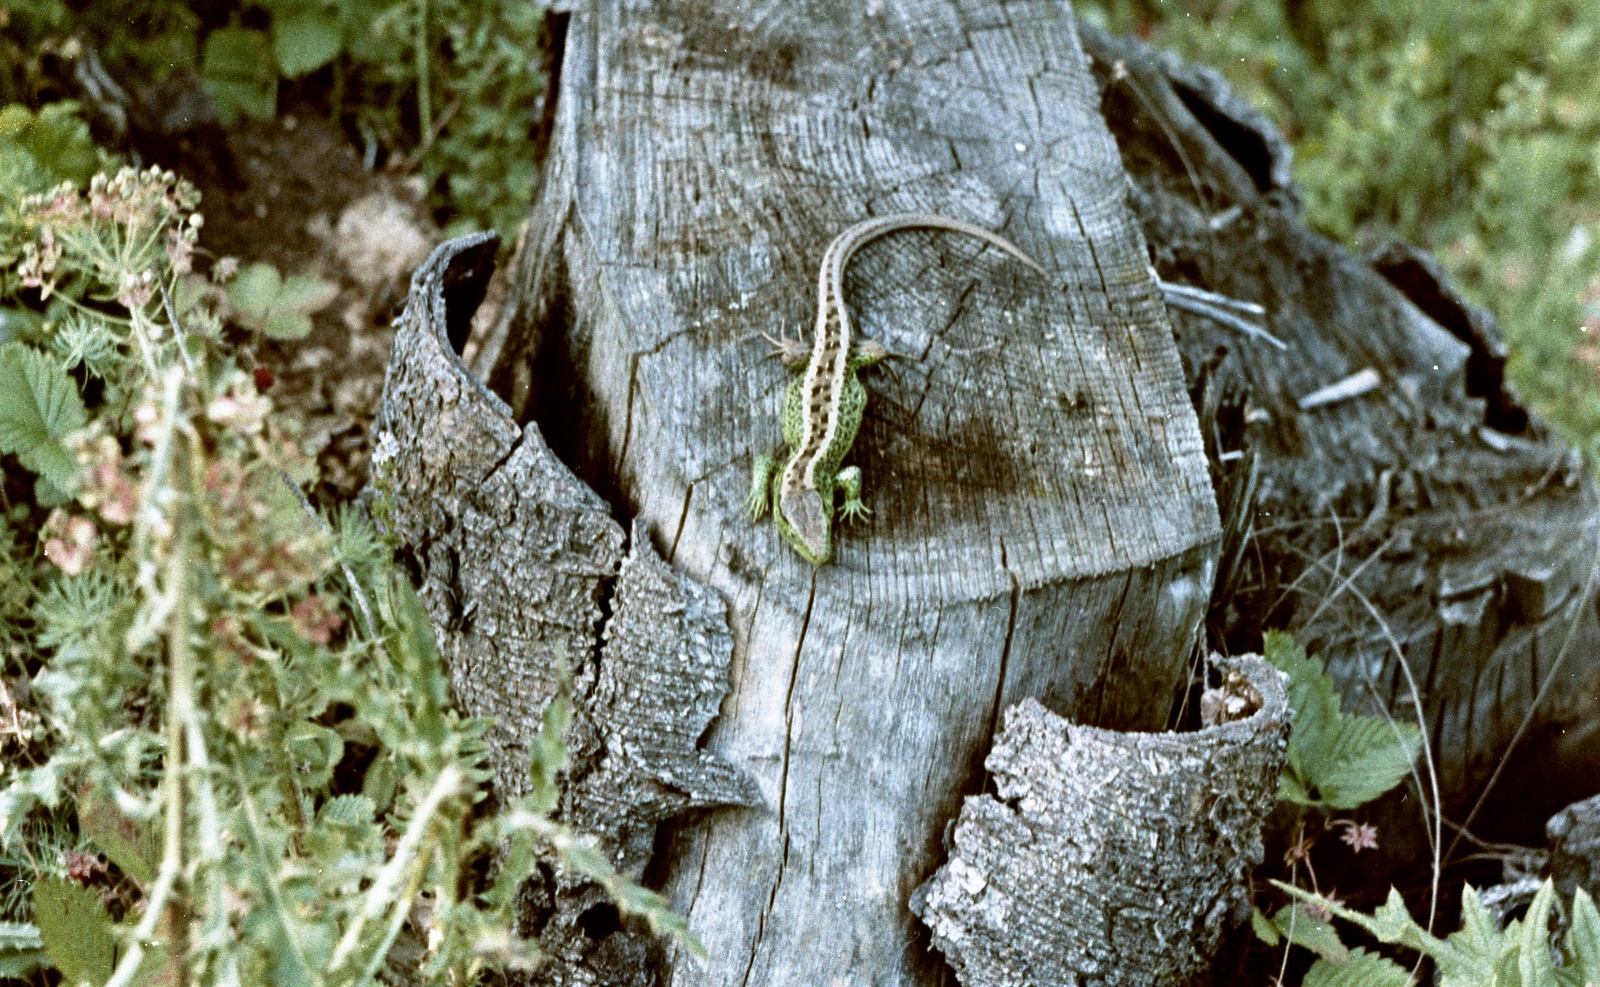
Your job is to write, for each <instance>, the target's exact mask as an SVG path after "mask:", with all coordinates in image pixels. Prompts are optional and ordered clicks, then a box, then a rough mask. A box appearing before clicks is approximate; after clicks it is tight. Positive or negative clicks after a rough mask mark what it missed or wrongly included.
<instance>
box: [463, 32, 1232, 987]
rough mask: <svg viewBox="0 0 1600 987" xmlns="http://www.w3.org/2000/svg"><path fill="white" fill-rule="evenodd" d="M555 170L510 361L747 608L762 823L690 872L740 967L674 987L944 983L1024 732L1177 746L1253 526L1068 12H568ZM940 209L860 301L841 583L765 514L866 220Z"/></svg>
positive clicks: (747, 727)
mask: <svg viewBox="0 0 1600 987" xmlns="http://www.w3.org/2000/svg"><path fill="white" fill-rule="evenodd" d="M562 65H563V69H562V73H561V78H560V80H559V87H558V91H557V95H556V109H555V129H554V134H553V137H552V145H551V157H550V159H549V160H548V161H547V164H546V172H545V176H544V182H543V185H542V190H541V194H540V199H539V202H538V205H537V206H536V209H535V214H534V217H533V220H532V222H531V225H530V232H529V236H528V238H527V241H528V243H529V244H530V245H531V246H530V248H529V249H528V250H526V251H525V252H524V254H523V255H522V259H521V266H520V267H519V270H518V272H517V276H516V278H515V279H514V287H513V297H512V302H511V304H510V306H509V307H508V310H507V313H508V314H507V316H506V317H505V319H504V320H503V321H502V323H501V327H502V328H503V329H504V330H505V331H504V332H503V333H502V334H501V335H502V337H503V338H504V339H505V343H504V345H503V346H501V347H500V348H499V350H498V351H499V352H500V353H501V354H503V356H502V357H501V359H500V360H499V361H497V362H495V364H494V365H493V366H488V367H486V368H485V373H486V375H487V377H488V379H489V380H490V381H491V382H492V383H494V384H495V386H497V387H500V386H504V387H505V389H506V391H507V393H511V392H512V391H513V390H515V389H516V387H517V386H519V385H517V384H516V382H517V380H518V379H519V378H518V373H519V371H518V369H517V366H518V364H519V363H520V362H521V361H524V360H529V359H531V360H533V361H534V363H535V365H536V366H537V367H538V369H537V370H536V371H535V372H534V373H533V374H532V375H531V378H528V383H527V386H526V387H525V388H524V389H522V390H521V391H517V392H516V393H517V400H518V406H519V411H520V412H522V413H525V414H527V415H529V416H531V417H533V418H534V419H536V420H537V421H539V422H540V423H541V426H542V427H544V431H545V433H546V435H548V436H550V440H551V443H552V445H553V446H555V447H557V449H558V451H559V452H561V454H562V455H563V456H566V457H568V458H569V460H570V461H571V462H572V463H573V464H574V466H575V468H576V470H577V472H578V473H579V474H580V475H582V476H584V477H585V478H586V479H589V480H590V482H591V483H592V484H593V485H594V486H595V487H596V489H598V490H600V491H602V492H603V493H604V494H605V495H606V496H607V497H609V498H612V499H613V501H614V503H615V505H616V507H617V508H618V510H620V511H621V512H622V513H624V514H626V515H628V516H630V517H632V518H634V519H636V520H637V521H638V522H640V523H641V524H642V529H641V530H642V531H643V532H644V533H645V534H643V535H641V537H648V538H649V540H651V541H652V542H653V543H654V544H655V545H657V546H659V547H660V548H661V549H662V551H663V554H665V555H666V557H667V558H669V559H670V560H671V561H672V562H673V564H674V565H676V566H680V567H682V569H683V570H684V571H685V572H687V573H688V574H690V575H691V576H693V577H695V578H696V579H698V580H700V581H702V582H704V583H705V584H707V585H709V586H711V587H713V588H715V589H716V590H718V591H719V592H720V593H721V594H722V595H723V596H724V597H725V598H726V599H727V600H728V601H729V604H730V619H731V622H732V627H733V635H734V641H735V650H734V659H733V672H732V674H733V688H732V692H731V693H730V695H729V696H728V698H727V699H726V701H725V702H724V703H723V705H722V711H721V714H722V715H721V716H720V717H719V718H718V719H717V721H716V722H715V724H714V725H713V726H712V729H711V731H710V733H709V734H708V735H707V737H706V740H705V747H706V749H707V750H709V751H711V752H713V753H716V754H717V755H719V756H721V757H723V758H725V759H726V760H727V761H729V762H730V763H733V764H736V765H738V766H739V767H741V768H742V769H744V770H745V771H746V772H748V774H749V775H750V776H751V777H752V778H753V779H754V781H755V784H756V786H757V788H758V790H759V792H760V794H761V797H762V804H761V805H760V806H758V807H754V808H751V809H747V810H741V811H733V812H710V813H707V814H705V815H703V816H701V817H698V818H695V819H693V820H689V821H685V822H681V823H678V824H675V825H674V826H673V827H672V829H671V836H670V838H669V839H667V840H665V841H663V843H662V845H661V855H660V858H659V859H658V861H657V862H656V864H655V865H654V867H653V869H659V870H660V872H661V873H662V874H663V875H664V880H665V892H666V893H667V894H668V895H669V897H670V898H671V900H672V901H673V902H674V903H675V904H676V905H677V907H679V908H680V909H682V910H683V911H684V912H685V913H686V914H687V916H688V918H689V922H690V926H691V928H692V929H693V930H694V931H695V932H696V933H697V934H698V935H699V936H700V938H701V940H702V941H703V942H704V943H705V945H706V948H707V950H708V951H709V953H710V955H711V959H710V961H709V963H708V964H706V965H701V964H697V963H694V962H692V961H690V960H689V959H688V958H687V957H683V956H678V955H673V956H670V957H669V958H668V962H667V965H666V968H665V970H664V974H663V979H664V981H665V982H668V983H672V984H680V985H688V984H694V985H701V984H707V985H711V984H716V985H723V984H727V985H731V984H749V985H765V984H789V983H817V982H827V983H837V984H907V985H909V984H924V983H933V982H935V981H936V980H937V979H938V978H939V977H940V976H941V975H942V973H941V969H940V966H941V965H940V961H939V960H938V958H937V956H935V955H934V954H932V953H931V952H930V951H929V949H928V940H927V937H926V934H925V933H923V932H921V931H919V929H918V927H917V926H916V925H915V923H914V920H913V918H912V916H911V915H910V913H909V911H908V910H907V908H906V900H907V897H908V895H909V893H910V891H911V889H912V888H914V887H915V886H916V885H917V884H918V883H920V882H921V881H922V880H923V879H925V878H926V876H927V875H928V874H929V873H930V872H931V871H932V869H933V868H934V867H935V866H936V865H937V862H938V853H939V850H938V845H939V834H940V833H941V832H942V830H943V827H944V825H945V823H946V821H947V820H948V819H949V818H951V816H952V815H953V814H954V812H955V811H956V809H957V808H958V806H959V804H960V800H961V797H962V796H963V795H965V794H968V793H970V792H972V791H974V790H976V788H977V787H978V786H979V785H980V784H981V777H982V772H981V767H980V765H981V758H982V754H983V752H984V751H985V750H986V748H987V746H988V744H989V742H990V739H991V735H992V733H993V731H994V730H995V729H996V727H997V724H996V722H995V721H996V717H997V715H998V711H999V710H1000V709H1003V708H1004V707H1005V706H1007V705H1009V704H1011V703H1013V702H1016V701H1018V700H1020V699H1022V698H1024V697H1030V696H1031V697H1036V698H1040V699H1042V700H1043V701H1044V702H1045V703H1046V704H1048V705H1049V706H1050V707H1051V708H1053V709H1055V710H1057V711H1058V712H1061V713H1064V714H1070V715H1072V716H1074V717H1076V718H1078V719H1079V720H1081V721H1083V722H1094V723H1099V724H1101V725H1105V726H1108V727H1121V728H1130V729H1152V728H1159V727H1161V726H1162V725H1163V723H1164V721H1165V717H1166V715H1167V712H1168V710H1169V708H1170V705H1171V701H1172V696H1173V690H1174V688H1176V687H1177V686H1179V685H1180V684H1181V682H1182V681H1183V678H1184V667H1183V662H1184V659H1185V657H1186V656H1187V655H1188V654H1189V652H1190V648H1191V645H1192V643H1193V640H1194V636H1195V633H1196V630H1197V628H1198V619H1199V616H1200V614H1201V612H1202V610H1203V608H1204V606H1205V600H1206V598H1207V595H1208V593H1209V591H1210V585H1211V580H1212V575H1213V573H1214V571H1215V568H1214V567H1215V557H1216V551H1217V549H1216V538H1217V532H1218V521H1217V515H1216V507H1215V504H1214V501H1213V499H1212V495H1211V490H1210V487H1209V482H1208V478H1207V476H1206V472H1205V468H1204V462H1203V458H1202V451H1201V443H1200V437H1199V434H1198V432H1197V430H1196V429H1195V423H1194V417H1193V411H1192V408H1191V407H1190V405H1189V402H1188V400H1187V396H1186V395H1185V393H1184V390H1183V386H1182V381H1181V374H1180V369H1181V368H1180V364H1179V363H1178V361H1177V359H1176V353H1175V350H1174V349H1173V347H1172V341H1171V335H1170V326H1169V324H1168V322H1167V319H1166V313H1165V309H1164V307H1163V306H1162V304H1161V301H1160V297H1159V295H1158V294H1157V291H1156V287H1155V284H1154V282H1153V280H1152V279H1151V278H1150V276H1149V273H1148V270H1147V267H1146V247H1145V245H1144V243H1143V242H1142V240H1141V239H1140V237H1139V234H1138V231H1137V229H1136V228H1135V226H1134V225H1133V223H1132V220H1131V216H1130V214H1129V213H1128V211H1127V208H1126V202H1125V197H1126V185H1125V177H1124V175H1123V174H1122V172H1121V168H1120V165H1119V163H1118V161H1117V159H1116V152H1115V147H1114V145H1113V144H1112V142H1111V139H1110V136H1109V134H1108V133H1107V132H1106V130H1105V127H1104V125H1103V123H1102V122H1101V120H1100V118H1099V116H1098V113H1097V111H1096V105H1095V98H1096V97H1095V93H1094V90H1093V86H1092V83H1091V80H1090V78H1089V76H1088V75H1087V73H1086V61H1085V58H1084V55H1083V53H1082V52H1081V50H1080V49H1079V47H1078V42H1077V37H1076V34H1075V29H1074V25H1073V22H1072V20H1071V19H1070V17H1069V16H1068V12H1067V10H1066V8H1065V7H1064V6H1062V5H1059V4H1055V3H1044V2H1014V3H1003V4H996V3H991V2H988V0H982V2H978V0H972V2H939V3H927V2H918V0H902V2H885V3H883V4H881V5H878V4H872V5H840V4H831V3H822V2H812V3H792V2H784V3H779V2H766V3H746V2H734V0H693V2H687V3H671V4H667V3H645V2H621V0H613V2H605V3H595V4H589V5H583V6H581V7H579V8H576V9H575V10H574V11H573V13H572V15H571V19H570V21H569V22H568V28H567V33H566V46H565V50H564V53H563V62H562ZM900 211H922V212H932V213H935V214H940V215H947V216H951V217H954V218H957V219H962V220H966V221H968V222H973V223H978V224H981V225H983V226H984V227H985V228H987V229H991V230H993V231H995V232H997V233H1000V234H1001V235H1003V236H1005V237H1007V238H1008V239H1010V240H1012V241H1013V242H1015V243H1017V244H1018V245H1019V246H1021V247H1022V248H1023V249H1024V250H1026V251H1027V252H1028V253H1029V254H1030V255H1032V256H1034V257H1035V258H1037V259H1039V260H1040V261H1041V262H1042V263H1043V264H1044V265H1045V266H1046V267H1047V268H1048V269H1050V270H1051V271H1052V272H1053V277H1052V278H1050V279H1042V278H1039V277H1037V276H1036V275H1033V274H1031V273H1030V272H1028V271H1026V269H1023V268H1021V266H1020V265H1016V264H1012V263H1009V262H1008V261H1007V260H1005V259H1004V258H1002V257H1000V256H998V255H997V253H996V252H995V251H991V250H986V249H984V248H983V246H982V244H978V243H973V242H970V241H968V240H967V239H966V238H962V237H958V236H954V235H946V234H939V233H930V232H925V231H914V232H905V233H901V234H896V235H895V236H893V237H891V238H886V239H884V240H882V241H879V242H877V243H875V244H873V245H872V246H870V247H868V248H867V249H866V250H864V251H863V252H862V254H861V255H860V256H859V257H858V258H857V259H856V261H855V262H854V264H853V265H852V267H851V270H850V273H849V275H848V277H847V279H846V286H845V290H846V296H847V299H848V302H849V304H850V305H851V308H852V312H853V314H854V316H855V319H856V322H857V325H858V327H859V330H860V333H861V335H862V336H863V337H865V338H870V339H874V340H876V341H878V342H879V343H881V344H883V345H884V346H885V347H887V348H888V349H889V350H890V351H892V352H893V353H895V354H897V355H898V357H899V358H898V359H896V360H893V361H891V362H892V363H893V370H892V372H873V373H872V374H870V375H868V379H867V381H866V383H867V388H868V391H869V394H870V400H869V405H868V410H867V414H866V419H865V422H864V424H863V427H862V431H861V436H860V438H859V439H858V441H857V444H856V454H855V456H854V460H855V462H856V463H857V464H858V465H860V466H861V467H862V470H863V472H864V474H865V479H866V491H865V497H866V499H867V503H868V504H869V506H871V507H872V509H873V510H874V511H875V512H876V515H875V517H874V519H873V520H872V522H871V523H870V524H867V525H863V526H860V527H857V528H854V529H846V530H844V531H843V532H841V536H840V538H839V541H838V544H837V545H836V551H835V558H834V561H833V562H832V563H831V564H829V565H827V566H824V567H821V568H814V567H812V566H810V565H809V564H807V563H805V562H804V561H802V560H801V559H799V558H798V557H796V556H795V554H794V553H793V552H792V551H790V550H789V549H788V548H787V547H786V546H785V545H783V544H782V543H781V542H780V541H779V540H778V538H777V537H776V535H775V533H774V531H773V529H772V526H771V525H760V526H758V525H752V524H750V523H748V522H747V521H746V520H745V519H743V518H742V517H741V515H740V504H741V501H742V499H743V497H744V494H745V492H746V491H747V489H748V476H749V470H750V461H751V456H752V455H753V454H754V453H756V452H761V451H770V450H771V449H773V448H775V447H776V446H777V445H778V441H777V440H778V408H779V402H780V401H781V398H782V393H783V389H784V387H785V385H786V383H787V380H788V374H787V373H786V372H785V371H784V370H783V369H782V368H781V367H780V366H779V365H778V364H777V362H776V361H770V360H764V359H763V355H764V353H765V352H766V350H767V348H768V347H767V344H766V343H765V342H764V341H762V340H761V339H760V338H759V335H758V334H759V333H760V332H762V331H765V332H769V333H772V334H774V335H776V334H778V333H780V332H781V331H782V330H783V329H784V328H785V327H788V328H789V329H790V331H791V334H792V333H793V331H795V330H797V329H798V328H800V327H802V326H804V325H807V324H809V322H810V318H811V315H812V314H813V313H812V309H813V306H814V294H813V288H812V285H813V283H814V279H815V276H816V265H817V263H818V262H819V260H820V258H821V254H822V251H823V249H824V248H825V247H826V245H827V243H828V242H829V241H830V240H831V239H832V238H833V236H834V235H836V234H837V233H838V232H839V231H840V230H841V229H843V228H845V227H847V226H849V225H850V224H852V223H854V222H856V221H858V220H860V219H863V218H865V217H868V216H871V215H881V214H885V213H889V212H900Z"/></svg>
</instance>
